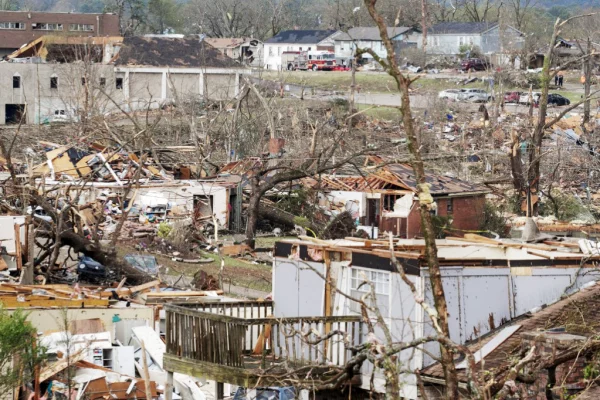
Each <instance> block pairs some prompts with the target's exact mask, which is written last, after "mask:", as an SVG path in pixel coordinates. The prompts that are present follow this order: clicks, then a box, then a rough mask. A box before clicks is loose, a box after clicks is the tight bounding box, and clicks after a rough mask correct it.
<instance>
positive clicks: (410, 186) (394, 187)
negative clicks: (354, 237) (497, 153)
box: [310, 164, 489, 238]
mask: <svg viewBox="0 0 600 400" xmlns="http://www.w3.org/2000/svg"><path fill="white" fill-rule="evenodd" d="M365 171H373V172H368V173H366V174H365V175H364V176H348V175H327V176H321V177H319V178H317V179H315V180H311V182H310V185H311V186H312V187H313V188H315V189H318V190H319V191H320V192H323V193H324V195H323V198H322V199H321V205H322V206H324V207H330V208H332V209H335V208H340V207H341V208H344V209H346V210H351V212H352V213H353V216H354V217H355V218H357V219H358V225H359V226H360V227H362V228H363V229H365V230H366V231H367V232H371V231H375V228H377V231H378V232H379V233H383V232H392V233H393V234H394V235H395V236H398V237H402V238H414V237H418V236H421V217H420V214H419V208H418V201H417V198H416V192H417V185H416V180H415V175H414V171H413V169H412V167H411V166H410V165H408V164H389V165H385V166H381V167H377V166H374V167H372V168H370V169H365ZM426 181H427V183H429V184H430V192H431V195H432V197H433V200H434V201H435V203H436V206H437V207H436V209H435V210H434V211H432V212H433V213H434V214H435V215H437V216H440V217H446V218H448V220H449V222H451V227H452V228H453V229H457V230H459V231H460V230H464V231H469V230H477V229H479V227H480V224H481V222H482V220H483V213H484V206H485V195H486V193H488V192H489V189H488V188H487V187H486V186H483V185H479V184H473V183H469V182H465V181H462V180H460V179H456V178H452V177H449V176H442V175H436V174H432V173H427V176H426Z"/></svg>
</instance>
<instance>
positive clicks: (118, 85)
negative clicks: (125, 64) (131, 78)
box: [115, 78, 123, 90]
mask: <svg viewBox="0 0 600 400" xmlns="http://www.w3.org/2000/svg"><path fill="white" fill-rule="evenodd" d="M115 86H116V88H117V89H119V90H120V89H123V78H117V79H115Z"/></svg>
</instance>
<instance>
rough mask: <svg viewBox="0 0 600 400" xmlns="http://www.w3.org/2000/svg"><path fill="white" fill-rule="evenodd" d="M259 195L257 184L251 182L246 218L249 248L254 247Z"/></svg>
mask: <svg viewBox="0 0 600 400" xmlns="http://www.w3.org/2000/svg"><path fill="white" fill-rule="evenodd" d="M261 197H262V192H261V191H260V190H259V189H258V185H257V184H255V183H254V182H253V183H252V193H251V194H250V200H249V202H248V210H247V220H246V244H247V245H248V246H250V247H251V248H254V246H255V244H256V241H255V238H256V226H257V225H258V218H259V212H260V199H261Z"/></svg>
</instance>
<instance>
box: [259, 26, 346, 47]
mask: <svg viewBox="0 0 600 400" xmlns="http://www.w3.org/2000/svg"><path fill="white" fill-rule="evenodd" d="M336 32H337V31H336V30H334V29H327V30H317V29H308V30H291V31H282V32H279V33H278V34H277V35H275V36H273V37H272V38H270V39H268V40H265V43H268V44H273V43H297V44H315V43H319V42H322V41H323V40H325V39H327V38H328V37H330V36H331V35H333V34H334V33H336Z"/></svg>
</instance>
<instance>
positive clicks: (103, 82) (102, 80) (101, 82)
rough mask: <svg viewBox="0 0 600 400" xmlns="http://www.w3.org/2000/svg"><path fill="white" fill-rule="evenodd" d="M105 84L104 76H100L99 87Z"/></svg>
mask: <svg viewBox="0 0 600 400" xmlns="http://www.w3.org/2000/svg"><path fill="white" fill-rule="evenodd" d="M105 86H106V78H100V87H105Z"/></svg>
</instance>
